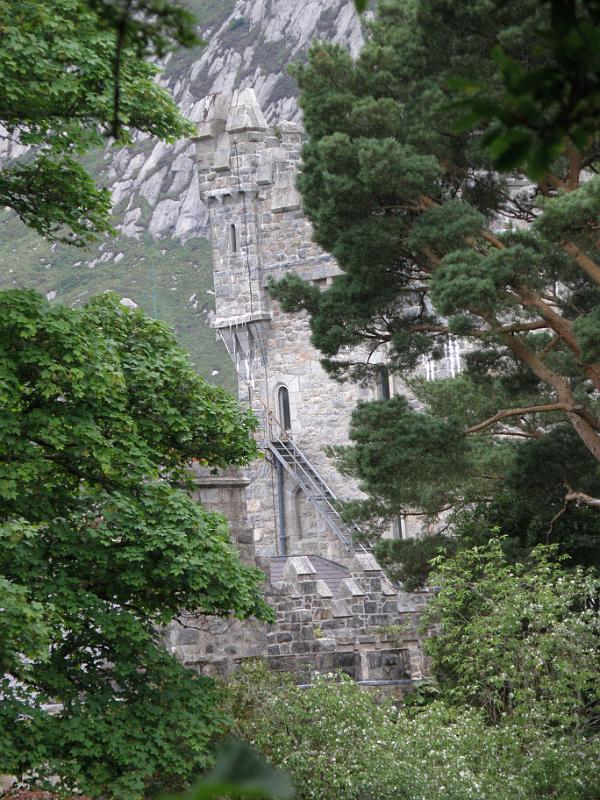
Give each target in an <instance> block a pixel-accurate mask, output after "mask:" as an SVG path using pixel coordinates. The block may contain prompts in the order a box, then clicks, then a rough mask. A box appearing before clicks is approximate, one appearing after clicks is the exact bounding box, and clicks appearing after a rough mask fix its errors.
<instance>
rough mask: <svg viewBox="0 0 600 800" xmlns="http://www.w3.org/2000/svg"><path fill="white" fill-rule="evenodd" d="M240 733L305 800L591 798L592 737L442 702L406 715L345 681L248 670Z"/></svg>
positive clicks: (236, 687) (238, 704) (240, 696)
mask: <svg viewBox="0 0 600 800" xmlns="http://www.w3.org/2000/svg"><path fill="white" fill-rule="evenodd" d="M231 689H232V691H233V697H232V701H231V702H232V709H233V711H234V712H235V714H236V721H237V725H236V727H237V729H238V731H239V733H240V734H241V735H242V736H244V737H245V738H246V739H247V740H248V741H250V742H251V743H252V744H253V746H254V747H256V748H257V749H258V750H259V752H261V753H263V754H264V755H265V756H266V757H267V758H268V759H269V760H270V761H271V762H272V763H274V764H277V765H280V766H282V767H284V768H285V769H286V770H287V771H288V772H289V773H290V775H291V777H292V779H293V781H294V784H295V786H296V789H297V796H298V798H301V800H330V798H331V797H336V798H339V800H364V799H365V798H367V800H369V799H370V798H373V800H375V798H377V799H378V800H386V798H390V800H391V799H392V798H394V799H395V800H397V799H398V798H402V799H404V798H406V800H408V799H409V798H410V800H469V799H470V798H477V800H511V799H513V798H515V797H518V798H520V800H544V799H545V798H547V799H548V800H550V798H552V800H556V799H557V798H559V799H560V800H592V799H593V798H594V797H595V796H596V790H597V786H596V776H595V774H594V772H595V770H596V769H597V766H596V765H597V764H598V756H597V752H596V746H595V743H594V742H593V741H586V740H585V739H584V738H583V737H582V736H579V735H566V734H565V733H564V732H562V731H561V732H556V731H555V732H554V735H548V732H546V731H544V730H543V729H542V728H540V727H538V726H537V725H535V724H531V725H523V726H519V725H517V724H516V723H515V720H514V719H512V718H507V719H506V720H505V721H504V722H503V723H502V724H501V725H498V726H495V727H492V726H489V725H488V724H486V721H485V718H484V715H483V713H482V712H481V711H479V710H474V709H468V708H463V709H460V710H456V709H452V708H450V707H448V706H446V705H445V704H443V703H441V702H433V703H431V704H429V705H426V706H425V707H422V706H421V705H420V704H413V705H407V706H406V707H405V708H401V709H398V708H397V707H396V706H394V705H391V704H389V703H380V702H378V701H377V699H376V698H375V697H374V696H373V695H371V694H369V693H368V692H365V691H364V689H361V688H360V687H359V686H357V685H356V684H355V683H354V682H353V681H351V680H350V679H349V678H347V677H346V676H344V675H329V676H323V677H321V678H318V679H317V680H316V681H315V682H314V683H313V685H311V686H310V687H309V688H307V689H300V688H298V687H296V686H294V685H293V683H291V682H289V681H286V680H282V679H281V678H280V677H278V676H275V675H273V674H270V673H269V672H268V671H267V670H266V668H265V667H263V666H262V665H260V664H256V665H251V666H245V667H244V668H243V669H242V670H241V671H240V672H239V673H238V674H237V675H236V678H235V680H234V681H233V686H232V687H231Z"/></svg>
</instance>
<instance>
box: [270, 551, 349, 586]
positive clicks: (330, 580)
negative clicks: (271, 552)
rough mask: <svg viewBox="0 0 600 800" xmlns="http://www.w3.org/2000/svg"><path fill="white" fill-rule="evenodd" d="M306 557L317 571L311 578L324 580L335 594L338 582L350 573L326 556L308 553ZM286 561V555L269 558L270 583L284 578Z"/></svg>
mask: <svg viewBox="0 0 600 800" xmlns="http://www.w3.org/2000/svg"><path fill="white" fill-rule="evenodd" d="M308 558H309V559H310V562H311V564H312V565H313V567H314V568H315V569H316V571H317V572H316V574H315V575H311V576H310V577H311V579H312V580H319V581H325V583H326V584H327V586H329V588H330V589H331V591H332V592H333V593H334V594H336V592H337V590H338V587H339V585H340V583H341V582H342V581H343V580H344V578H347V577H348V576H349V574H350V573H349V572H348V570H347V569H346V567H344V566H342V564H338V563H337V561H330V560H329V559H328V558H323V557H322V556H310V555H309V556H308ZM286 561H287V556H275V557H273V558H271V559H269V564H270V571H271V581H272V583H276V582H277V581H282V580H283V579H284V578H283V570H284V569H285V563H286Z"/></svg>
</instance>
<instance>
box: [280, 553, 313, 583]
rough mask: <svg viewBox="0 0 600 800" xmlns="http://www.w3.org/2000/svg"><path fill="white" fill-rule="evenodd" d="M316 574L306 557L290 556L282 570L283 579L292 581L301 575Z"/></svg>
mask: <svg viewBox="0 0 600 800" xmlns="http://www.w3.org/2000/svg"><path fill="white" fill-rule="evenodd" d="M316 572H317V570H316V569H315V568H314V566H313V565H312V563H311V560H310V558H308V556H291V557H290V558H288V560H287V562H286V565H285V567H284V569H283V577H284V579H286V580H291V581H294V580H297V579H298V578H299V577H300V576H301V575H302V576H304V575H315V574H316Z"/></svg>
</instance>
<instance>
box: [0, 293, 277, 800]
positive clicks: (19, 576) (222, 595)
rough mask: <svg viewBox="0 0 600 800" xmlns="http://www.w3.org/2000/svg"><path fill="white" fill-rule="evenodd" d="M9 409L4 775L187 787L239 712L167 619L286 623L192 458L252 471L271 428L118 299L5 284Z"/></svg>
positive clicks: (3, 483) (3, 430)
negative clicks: (51, 299) (78, 305)
mask: <svg viewBox="0 0 600 800" xmlns="http://www.w3.org/2000/svg"><path fill="white" fill-rule="evenodd" d="M0 398H1V401H0V440H1V446H0V453H1V456H0V542H1V546H0V607H2V608H3V609H4V610H5V613H3V614H2V615H1V617H0V673H4V674H5V677H4V678H3V679H2V681H1V688H0V692H1V694H2V704H1V705H0V772H3V773H8V774H14V775H26V774H29V775H33V774H37V775H38V776H41V777H44V776H48V775H53V774H55V775H58V776H59V777H60V780H61V783H60V784H59V787H62V788H68V789H70V790H75V789H76V790H77V791H82V792H84V793H86V794H90V795H93V796H98V795H102V796H111V797H117V798H122V799H123V800H133V798H141V797H147V796H149V795H152V794H154V793H156V792H157V791H159V790H161V789H164V788H165V787H176V786H182V785H184V784H185V783H186V782H187V781H188V780H189V779H190V778H191V777H192V776H193V775H194V774H195V773H197V772H198V771H199V770H200V769H202V768H203V767H204V766H206V764H207V763H208V759H209V745H210V743H211V741H212V739H213V737H214V736H215V735H216V734H217V733H219V732H220V731H221V730H222V729H223V725H224V722H225V720H224V716H223V713H222V712H221V711H220V710H219V707H218V705H217V703H218V700H219V691H218V690H217V689H216V687H215V686H214V685H213V684H212V682H211V681H209V680H207V679H204V678H201V677H199V676H198V675H196V674H195V673H193V672H191V671H189V670H186V669H184V668H183V667H181V666H180V665H179V664H178V663H177V662H176V660H175V659H174V657H172V656H171V655H170V654H168V653H167V652H165V651H164V649H163V648H162V647H161V646H160V643H159V634H158V633H157V629H156V626H160V625H161V624H164V623H166V622H168V621H169V620H171V619H172V618H173V617H177V615H178V614H180V613H182V612H184V611H185V612H196V613H199V614H220V615H227V614H234V615H236V616H238V617H247V616H249V615H252V614H253V615H256V616H258V617H259V618H261V619H270V618H271V611H270V609H268V607H267V606H266V605H265V604H264V601H263V600H262V598H261V593H260V580H261V578H262V576H261V574H260V573H259V572H258V571H257V570H254V569H251V568H249V567H247V566H244V565H243V564H242V563H241V562H240V560H239V558H238V556H237V553H236V551H235V549H234V548H233V546H232V545H231V543H230V541H229V537H228V531H227V525H226V522H225V520H224V519H223V518H222V517H221V516H219V515H218V514H214V513H209V512H206V511H204V510H203V509H202V508H201V507H200V506H199V505H198V504H197V503H196V502H195V501H193V500H192V499H191V498H190V497H189V495H188V494H187V493H186V491H185V487H186V485H187V483H186V474H187V466H186V465H187V464H188V462H190V460H192V459H197V460H198V461H199V462H200V463H201V464H205V465H208V466H210V467H223V466H226V465H228V464H231V463H245V462H247V461H248V460H249V459H251V458H253V457H254V456H255V454H256V450H255V445H254V442H253V440H252V438H251V436H250V434H251V431H252V429H253V426H254V420H253V419H252V417H251V416H249V415H246V414H244V413H242V412H241V411H240V409H239V407H238V405H237V403H236V402H235V401H234V399H233V398H231V397H229V396H228V395H227V394H226V393H225V392H224V391H223V390H221V389H219V388H217V387H214V386H210V385H208V384H207V383H205V382H204V381H203V380H202V379H201V378H200V377H199V376H198V375H196V374H195V373H194V371H193V370H192V368H191V366H190V364H189V362H188V359H187V356H186V355H185V354H184V353H183V352H182V351H181V350H179V348H178V347H177V346H176V344H175V342H174V339H173V337H172V335H171V333H170V332H169V330H168V329H167V328H166V327H165V326H164V325H163V324H162V323H159V322H155V321H152V320H149V319H148V318H147V317H145V316H144V314H143V313H141V312H140V311H138V310H131V309H127V308H125V307H124V306H122V305H121V304H119V302H118V301H117V300H116V298H113V297H111V296H103V297H101V298H99V299H97V300H94V301H92V302H91V303H89V304H88V305H87V306H85V307H84V308H83V309H81V310H72V309H68V308H63V307H60V306H55V305H50V304H49V303H48V302H47V301H45V300H43V299H42V298H40V297H39V296H38V295H36V294H35V293H33V292H26V291H11V292H4V293H1V294H0ZM48 704H59V706H58V707H56V708H55V709H54V713H52V709H51V708H49V707H48Z"/></svg>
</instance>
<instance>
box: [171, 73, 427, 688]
mask: <svg viewBox="0 0 600 800" xmlns="http://www.w3.org/2000/svg"><path fill="white" fill-rule="evenodd" d="M302 136H303V134H302V130H301V128H300V127H299V126H298V125H296V124H293V123H290V122H282V123H280V124H279V125H278V126H277V127H276V128H269V127H268V125H267V123H266V121H265V118H264V116H263V114H262V111H261V109H260V107H259V105H258V103H257V100H256V97H255V95H254V92H253V91H252V90H250V89H243V90H241V91H239V92H237V93H235V94H234V96H233V99H230V98H226V97H224V96H222V95H213V96H210V97H208V98H207V99H206V102H205V112H204V115H203V120H202V121H201V122H200V123H199V124H198V132H197V137H196V145H197V154H198V179H199V187H200V196H201V199H202V201H203V202H204V204H205V205H206V207H207V209H208V215H209V224H210V232H211V244H212V249H213V269H214V282H215V303H216V311H215V317H214V320H213V325H214V327H215V329H216V330H217V332H218V334H219V335H220V336H221V337H222V339H223V341H224V342H225V344H226V346H227V348H228V351H229V354H230V356H231V357H232V359H233V361H234V363H235V366H236V370H237V374H238V379H239V396H240V400H241V401H242V402H243V403H245V404H247V405H250V407H251V408H252V409H253V411H254V412H255V414H256V415H257V417H258V419H259V423H260V428H259V433H258V440H259V445H260V447H261V449H262V450H263V452H264V458H262V459H259V460H258V461H257V462H256V463H255V464H253V465H252V466H251V468H250V469H248V470H246V471H244V473H243V474H242V473H241V472H236V471H230V472H228V473H223V474H221V475H219V476H211V475H208V474H205V473H203V472H202V471H200V470H198V471H197V475H196V485H197V498H198V500H199V501H200V502H202V503H203V504H204V505H205V506H207V507H209V508H211V509H214V510H220V511H222V513H224V514H225V516H226V517H227V518H228V519H229V522H230V528H231V531H232V536H233V538H234V540H235V541H236V543H237V545H238V547H239V549H240V552H241V554H242V557H243V558H244V560H246V561H247V562H248V563H256V564H257V565H258V566H260V567H261V568H262V569H263V571H264V572H265V574H266V576H267V584H266V597H267V600H268V601H269V602H270V604H271V605H272V606H273V607H274V609H275V611H276V614H277V622H276V624H275V625H274V626H267V625H261V624H259V623H256V622H255V621H254V622H253V621H249V622H239V621H236V622H229V621H225V622H224V621H222V620H208V621H205V622H203V623H200V622H198V621H197V620H193V619H188V620H182V622H183V625H178V624H173V625H172V626H170V628H169V629H168V631H167V633H166V640H167V644H168V646H169V647H170V648H171V649H172V650H173V652H175V653H177V655H178V657H179V658H180V659H181V660H182V661H183V662H184V663H185V664H188V665H189V666H191V667H194V668H196V669H199V670H201V671H203V672H207V673H215V672H216V673H221V674H227V673H228V672H230V671H231V670H232V669H234V668H235V666H236V665H237V664H238V663H240V662H241V661H243V660H244V659H246V658H250V657H256V656H262V657H264V658H266V660H267V662H268V663H269V665H270V666H271V667H272V668H273V669H276V670H286V671H291V672H294V673H296V674H297V676H298V677H299V679H300V680H303V679H306V680H308V679H309V677H310V674H311V673H312V672H314V671H329V670H332V669H341V670H343V671H345V672H347V673H348V674H349V675H351V676H352V677H353V678H355V679H356V680H359V681H362V682H365V681H366V682H377V683H378V684H382V683H383V684H388V685H395V686H404V685H406V684H409V683H410V682H411V681H412V680H415V679H420V678H422V677H423V675H424V674H425V672H426V665H425V663H424V659H423V656H422V653H421V649H420V647H419V640H418V636H417V633H416V625H417V620H418V616H419V611H420V610H421V608H422V606H423V604H424V602H425V601H426V597H427V595H426V593H417V594H410V595H409V594H407V593H406V592H403V591H401V590H398V589H397V588H396V587H395V586H393V585H392V584H391V583H390V581H389V580H388V579H387V578H386V577H385V575H384V573H383V571H382V569H381V567H380V566H379V564H377V562H376V561H375V559H374V557H373V556H372V554H371V553H370V552H368V551H366V550H365V549H364V548H362V547H361V546H359V545H355V542H354V539H353V535H354V533H353V531H352V530H351V529H350V528H348V527H344V523H343V522H341V521H340V520H339V519H338V518H337V517H336V516H335V514H336V505H337V500H336V498H337V497H339V498H341V499H347V498H350V497H355V496H357V488H356V486H355V485H353V484H352V483H351V482H349V481H348V479H347V478H344V477H342V476H341V475H340V474H339V473H338V472H337V470H336V468H335V465H334V464H333V463H332V462H331V460H330V459H329V458H328V457H327V455H326V452H325V449H326V447H327V446H330V445H339V444H345V443H346V442H347V435H348V424H349V419H350V414H351V412H352V409H353V408H354V407H355V405H356V403H357V402H358V401H359V400H361V399H373V398H374V397H376V396H377V394H376V390H374V389H371V388H361V387H357V386H355V385H352V384H342V385H340V384H338V383H336V382H334V381H332V380H331V379H330V378H329V377H328V376H327V374H326V373H325V372H324V370H323V369H322V367H321V366H320V363H319V354H318V353H317V352H316V351H315V349H314V348H313V347H312V345H311V343H310V330H309V324H308V319H307V316H306V314H287V313H284V312H283V311H282V310H281V308H280V307H279V305H278V304H277V303H276V302H275V301H273V300H272V299H271V298H270V296H269V294H268V291H267V286H268V282H269V280H270V279H279V278H281V277H282V276H284V275H286V274H289V273H290V272H293V273H294V274H296V275H299V276H300V277H301V278H303V279H304V280H308V281H312V282H314V283H315V284H316V285H318V286H319V287H326V286H327V285H329V284H330V283H331V281H332V279H333V278H334V277H335V276H336V275H338V274H339V273H340V270H339V268H338V266H337V264H336V262H335V260H334V259H333V258H332V257H331V256H330V255H329V254H327V253H325V252H323V251H322V250H321V249H320V248H319V247H318V246H317V245H316V244H314V243H313V242H312V238H311V237H312V230H311V226H310V223H309V222H308V220H307V219H306V217H305V216H304V214H303V211H302V207H301V200H300V196H299V194H298V192H297V190H296V188H295V178H296V171H297V169H298V164H299V158H300V148H301V144H302ZM389 388H390V390H391V391H392V392H393V390H394V389H395V388H397V387H394V386H390V387H389ZM298 465H300V467H299V466H298ZM404 528H405V530H404V533H406V525H405V526H404Z"/></svg>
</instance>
